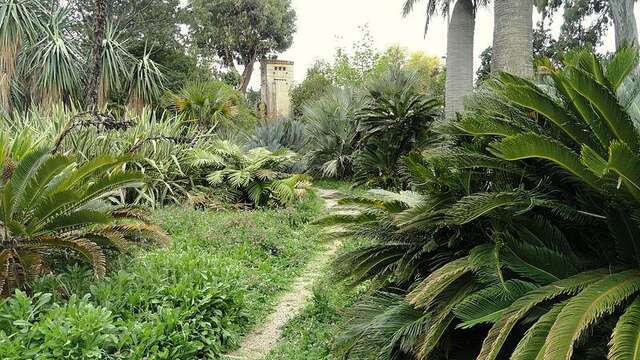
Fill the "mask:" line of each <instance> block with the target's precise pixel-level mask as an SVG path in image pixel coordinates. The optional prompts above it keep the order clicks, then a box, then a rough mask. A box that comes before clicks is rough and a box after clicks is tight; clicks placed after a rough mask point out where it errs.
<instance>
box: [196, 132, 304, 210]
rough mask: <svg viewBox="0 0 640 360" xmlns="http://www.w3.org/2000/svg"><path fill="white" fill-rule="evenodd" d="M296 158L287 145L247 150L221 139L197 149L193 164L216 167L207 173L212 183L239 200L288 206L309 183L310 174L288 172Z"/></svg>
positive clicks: (255, 203)
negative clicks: (226, 190) (211, 144)
mask: <svg viewBox="0 0 640 360" xmlns="http://www.w3.org/2000/svg"><path fill="white" fill-rule="evenodd" d="M297 158H298V155H297V154H296V153H294V152H292V151H290V150H288V149H285V148H283V149H280V150H276V151H274V152H271V151H269V150H267V149H264V148H256V149H251V150H249V151H246V152H244V151H242V149H241V148H240V146H238V145H235V144H233V143H231V142H228V141H221V142H218V143H217V144H215V145H214V146H213V148H212V149H210V150H196V151H194V153H193V164H194V165H195V166H198V167H206V168H211V169H213V171H212V172H210V173H209V175H208V176H207V181H208V182H209V184H211V185H212V186H216V187H224V188H226V189H228V190H229V191H231V192H232V193H233V194H235V196H234V197H235V200H236V201H237V202H248V203H251V204H253V205H254V206H288V205H290V204H291V203H293V202H294V201H295V200H296V199H298V198H299V197H301V196H302V195H303V194H305V193H306V192H307V190H308V188H309V185H310V184H309V179H308V177H306V176H304V175H300V174H291V173H290V172H289V171H290V169H291V167H292V166H293V165H294V163H295V161H296V159H297Z"/></svg>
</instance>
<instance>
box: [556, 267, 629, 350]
mask: <svg viewBox="0 0 640 360" xmlns="http://www.w3.org/2000/svg"><path fill="white" fill-rule="evenodd" d="M638 291H640V271H638V270H628V271H624V272H621V273H617V274H613V275H609V276H607V277H605V278H604V279H602V280H599V281H598V282H596V283H594V284H592V285H590V286H589V287H587V288H585V289H584V290H582V291H581V292H580V294H578V295H576V296H574V297H573V298H572V299H571V300H569V301H568V302H567V305H565V307H564V308H563V309H562V311H561V312H560V314H559V315H558V319H557V320H556V322H555V323H554V324H553V326H552V327H551V330H550V331H549V336H548V338H547V343H546V350H545V358H547V359H566V360H571V357H572V355H573V350H574V344H575V343H576V341H577V340H578V339H579V338H580V336H581V335H582V334H583V333H584V331H586V330H587V328H588V327H589V326H592V325H593V324H594V323H596V322H597V321H598V320H599V319H600V318H602V317H603V316H605V315H609V314H611V313H613V312H614V311H615V310H616V309H617V308H618V306H620V305H621V304H622V303H623V302H624V301H625V300H626V299H628V298H629V297H630V296H632V295H633V294H635V293H637V292H638Z"/></svg>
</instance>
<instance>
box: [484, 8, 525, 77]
mask: <svg viewBox="0 0 640 360" xmlns="http://www.w3.org/2000/svg"><path fill="white" fill-rule="evenodd" d="M493 11H494V29H493V57H492V60H491V71H492V72H497V71H505V72H509V73H512V74H515V75H520V76H525V77H529V76H532V75H533V1H532V0H495V1H494V7H493Z"/></svg>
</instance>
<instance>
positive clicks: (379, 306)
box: [321, 48, 640, 359]
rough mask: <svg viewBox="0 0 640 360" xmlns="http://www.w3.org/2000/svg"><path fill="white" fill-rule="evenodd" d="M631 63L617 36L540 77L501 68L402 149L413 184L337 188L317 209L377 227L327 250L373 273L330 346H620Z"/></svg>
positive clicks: (373, 349) (360, 227)
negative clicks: (358, 240)
mask: <svg viewBox="0 0 640 360" xmlns="http://www.w3.org/2000/svg"><path fill="white" fill-rule="evenodd" d="M637 65H638V61H637V55H636V52H635V50H633V49H630V48H624V49H621V50H620V51H619V52H618V53H617V54H616V56H615V57H614V58H612V59H611V60H609V61H607V62H606V63H602V62H601V61H600V60H598V59H597V57H596V56H594V55H593V54H591V53H589V52H584V51H583V52H577V53H575V54H573V55H572V56H570V57H567V59H566V61H565V63H564V65H563V66H562V67H560V68H558V69H556V68H554V67H553V65H551V64H550V63H548V65H547V66H548V71H549V74H550V75H549V78H548V79H547V81H546V82H545V84H544V85H536V84H534V83H532V82H531V81H529V80H525V79H522V78H518V77H515V76H512V75H509V74H501V75H499V76H498V77H497V78H496V79H495V80H489V81H487V82H486V83H485V84H486V88H484V89H482V90H480V91H479V92H478V93H477V94H476V95H475V96H474V98H473V101H471V103H470V106H469V108H468V113H467V114H465V116H464V117H462V118H461V119H460V120H458V121H455V122H454V123H452V124H447V125H444V126H440V127H439V128H438V131H439V132H441V133H443V134H446V135H447V137H446V138H444V140H443V141H441V142H439V143H437V144H435V145H432V146H429V147H426V148H425V149H424V150H423V151H421V152H419V153H413V154H411V155H410V156H407V157H405V158H404V164H405V166H406V168H407V171H408V173H409V174H410V178H411V183H412V185H413V190H414V191H413V192H402V193H390V192H381V191H379V192H372V193H371V194H370V195H368V196H365V197H353V198H347V199H344V200H343V201H342V203H343V205H345V206H348V209H350V211H348V212H339V213H337V214H335V215H332V216H329V217H328V218H325V219H323V220H321V222H322V223H328V224H336V223H342V224H345V226H347V227H348V229H349V231H348V232H347V233H348V234H360V235H367V236H369V237H372V238H374V239H376V240H377V243H376V244H374V245H372V246H367V247H363V248H360V249H358V250H356V251H353V252H351V253H349V254H347V255H345V256H343V257H342V258H341V259H340V260H338V261H337V264H339V265H340V266H339V269H340V272H341V273H342V274H343V275H344V276H345V277H348V278H352V279H354V280H357V281H363V280H366V279H371V280H374V281H375V283H376V284H378V285H377V287H378V289H379V291H378V292H377V293H375V294H372V295H371V296H370V297H367V298H364V299H363V300H362V301H361V302H360V303H359V304H358V305H356V306H355V307H354V308H353V309H352V310H351V311H350V313H351V315H350V316H349V317H348V319H349V320H348V321H347V322H346V323H345V328H344V331H343V333H342V336H341V338H340V339H339V344H338V346H339V349H340V350H341V351H343V352H344V354H346V355H348V356H350V357H354V358H358V359H363V358H369V357H372V358H376V357H382V358H405V357H407V356H411V357H415V358H429V359H432V358H448V359H454V358H464V359H469V358H478V359H500V358H502V357H503V356H510V358H512V359H529V358H536V357H538V356H540V357H542V356H544V357H545V358H549V359H551V358H553V359H555V358H558V359H560V358H562V359H570V358H581V359H587V358H589V359H590V358H594V359H596V358H597V359H600V358H604V357H606V356H608V358H610V359H630V358H633V354H632V352H633V347H634V345H633V344H634V343H637V342H636V341H637V336H638V335H637V334H638V331H637V324H636V323H635V322H634V320H633V319H635V317H636V314H635V312H636V311H637V309H636V306H635V304H636V303H637V300H634V299H635V298H636V297H637V295H638V291H640V287H638V285H637V281H638V279H639V277H638V269H637V263H638V258H637V256H636V253H635V250H634V249H635V247H636V244H635V243H636V242H637V239H636V238H635V236H634V233H635V231H636V230H637V228H638V224H637V222H636V221H637V220H636V219H635V218H634V217H633V216H632V215H631V214H633V213H634V211H636V210H635V208H636V205H635V204H636V200H635V199H636V198H635V196H636V195H634V194H635V193H636V191H637V189H636V185H634V182H635V180H634V179H635V175H633V171H635V170H634V169H635V165H633V163H634V161H636V160H634V159H635V157H636V156H637V155H636V151H635V150H634V149H635V147H636V144H637V142H638V135H637V129H636V127H635V125H634V122H633V120H632V119H631V117H630V116H629V113H628V112H627V111H626V106H627V105H628V104H629V102H630V101H633V100H634V98H633V96H631V95H632V94H629V92H628V91H624V90H621V89H622V87H621V86H622V84H623V83H625V82H626V81H628V80H627V76H628V75H629V74H630V73H632V72H633V70H634V69H635V67H636V66H637ZM616 94H617V95H616ZM522 334H524V336H522ZM462 345H463V346H462Z"/></svg>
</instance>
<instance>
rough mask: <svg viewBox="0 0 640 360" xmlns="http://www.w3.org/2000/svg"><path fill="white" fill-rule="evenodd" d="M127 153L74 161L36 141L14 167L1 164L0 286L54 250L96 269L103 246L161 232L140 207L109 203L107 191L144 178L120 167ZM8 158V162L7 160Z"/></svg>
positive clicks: (19, 279)
mask: <svg viewBox="0 0 640 360" xmlns="http://www.w3.org/2000/svg"><path fill="white" fill-rule="evenodd" d="M123 161H124V159H122V158H115V157H109V156H105V157H99V158H96V159H94V160H91V161H88V162H85V163H82V164H76V163H75V162H74V160H73V158H71V157H68V156H64V155H51V154H50V150H49V149H48V148H39V149H37V150H34V151H32V152H30V153H28V154H27V155H25V156H24V157H23V158H22V160H20V161H19V162H18V164H17V165H16V166H15V168H13V166H11V167H10V168H8V167H7V165H5V171H4V173H3V179H2V185H1V186H0V198H1V199H2V202H1V204H2V206H1V207H0V221H1V227H2V233H1V234H2V242H1V243H0V293H2V294H8V293H10V291H11V290H12V289H13V288H15V287H24V286H26V282H27V281H28V280H29V279H31V278H33V277H34V276H37V275H39V274H42V273H46V272H48V271H49V265H52V264H50V263H48V261H47V260H48V259H50V258H51V256H53V255H55V253H56V251H68V252H72V253H76V254H78V255H80V256H81V257H83V258H84V259H86V261H87V262H88V263H89V264H90V265H91V267H92V268H93V270H94V273H95V275H96V276H97V277H101V276H103V275H104V274H105V272H106V256H105V252H106V251H107V250H108V249H114V250H124V249H126V247H127V245H128V244H129V243H130V241H135V240H140V239H153V240H166V235H164V233H163V232H162V231H161V230H160V229H159V228H157V227H155V226H153V225H150V224H149V223H148V222H146V221H145V220H144V215H143V213H142V212H141V211H139V210H137V209H134V208H128V207H117V206H112V205H109V203H108V201H107V199H105V198H106V196H107V195H109V194H112V193H113V192H114V191H118V190H120V189H122V188H125V187H131V186H136V185H138V184H140V183H141V182H142V181H143V177H142V175H141V174H140V173H135V172H125V171H121V170H118V169H121V167H122V164H123ZM5 164H7V163H6V162H5Z"/></svg>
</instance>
